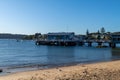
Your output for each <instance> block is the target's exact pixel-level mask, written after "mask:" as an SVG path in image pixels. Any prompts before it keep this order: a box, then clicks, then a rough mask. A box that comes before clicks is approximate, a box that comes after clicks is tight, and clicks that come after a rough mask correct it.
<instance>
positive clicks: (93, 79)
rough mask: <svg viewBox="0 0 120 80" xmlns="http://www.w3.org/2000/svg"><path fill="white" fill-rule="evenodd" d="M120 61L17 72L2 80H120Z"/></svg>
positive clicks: (0, 78) (2, 77) (5, 76)
mask: <svg viewBox="0 0 120 80" xmlns="http://www.w3.org/2000/svg"><path fill="white" fill-rule="evenodd" d="M119 76H120V60H117V61H107V62H98V63H90V64H78V65H73V66H72V65H71V66H63V67H56V68H48V69H43V70H33V71H25V72H17V73H13V74H9V75H4V76H0V80H70V79H72V80H120V77H119Z"/></svg>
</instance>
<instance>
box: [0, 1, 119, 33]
mask: <svg viewBox="0 0 120 80" xmlns="http://www.w3.org/2000/svg"><path fill="white" fill-rule="evenodd" d="M101 27H104V28H105V30H106V31H110V32H115V31H120V0H0V33H13V34H35V33H42V34H45V33H48V32H75V33H76V34H86V30H87V29H88V30H89V32H97V31H98V30H99V29H100V28H101Z"/></svg>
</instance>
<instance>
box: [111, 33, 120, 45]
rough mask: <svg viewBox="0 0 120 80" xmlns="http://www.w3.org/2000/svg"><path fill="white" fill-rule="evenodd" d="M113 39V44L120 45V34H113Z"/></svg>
mask: <svg viewBox="0 0 120 80" xmlns="http://www.w3.org/2000/svg"><path fill="white" fill-rule="evenodd" d="M111 37H112V42H113V43H120V33H112V35H111Z"/></svg>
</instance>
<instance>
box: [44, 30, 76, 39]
mask: <svg viewBox="0 0 120 80" xmlns="http://www.w3.org/2000/svg"><path fill="white" fill-rule="evenodd" d="M46 36H47V40H49V41H54V40H57V41H58V40H60V41H62V40H73V39H74V36H75V33H74V32H56V33H48V34H46Z"/></svg>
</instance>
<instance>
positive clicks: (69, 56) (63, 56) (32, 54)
mask: <svg viewBox="0 0 120 80" xmlns="http://www.w3.org/2000/svg"><path fill="white" fill-rule="evenodd" d="M111 58H112V54H111V49H110V48H95V47H80V46H74V47H64V46H36V45H35V44H34V41H20V42H17V41H16V40H0V67H11V66H22V65H36V64H39V65H51V64H57V65H59V64H68V63H85V62H94V61H106V60H111Z"/></svg>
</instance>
